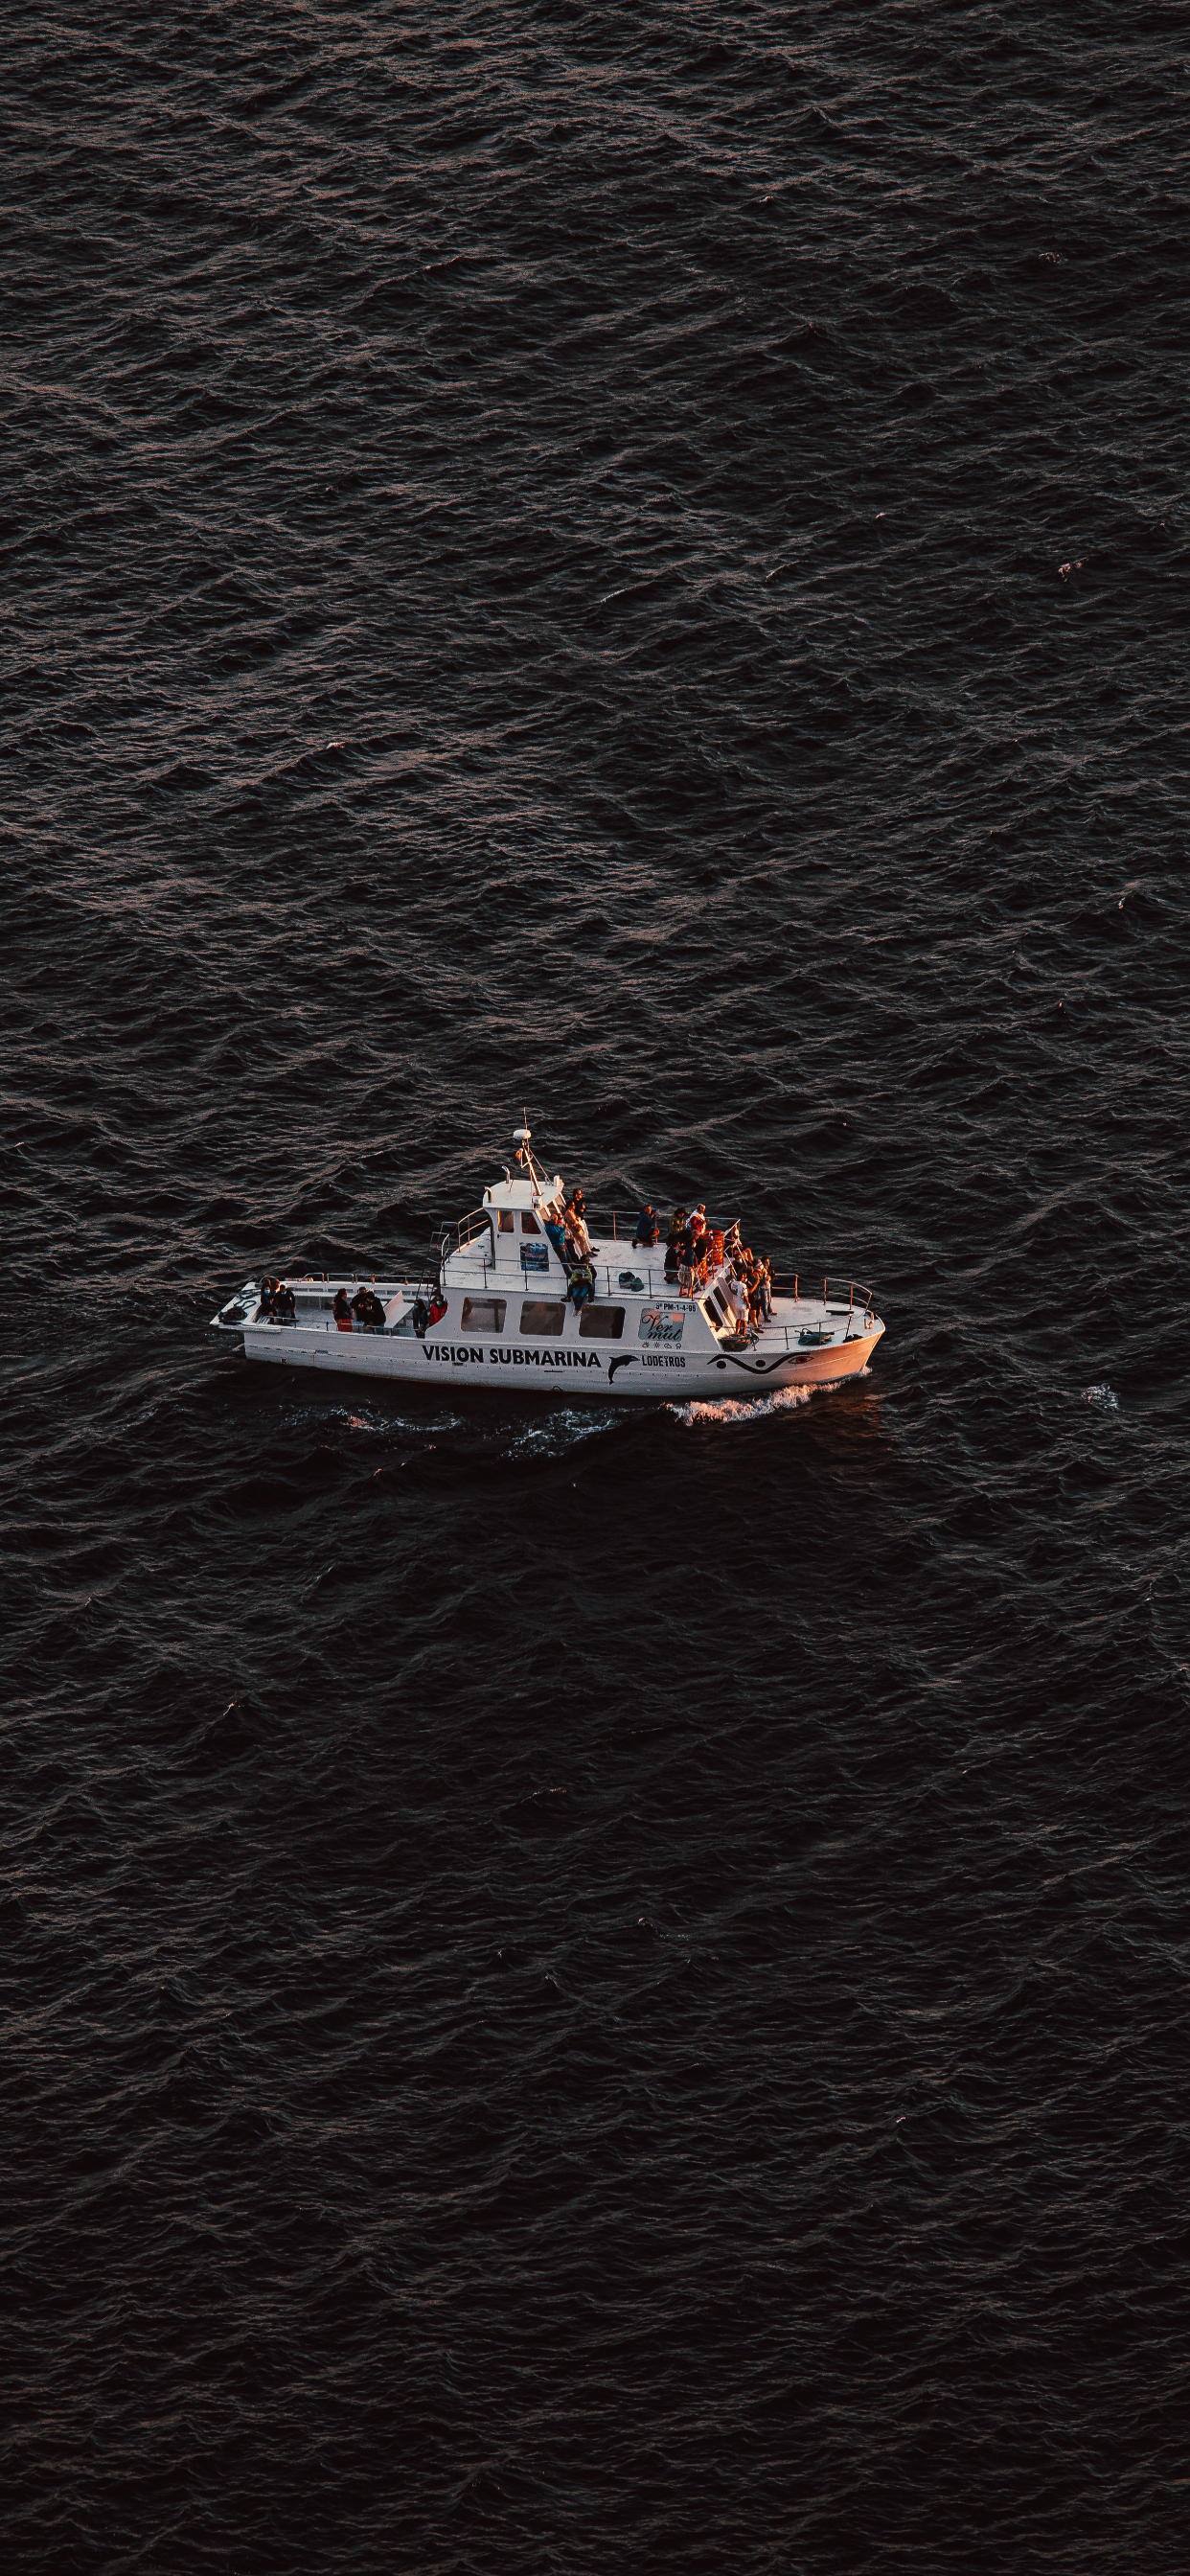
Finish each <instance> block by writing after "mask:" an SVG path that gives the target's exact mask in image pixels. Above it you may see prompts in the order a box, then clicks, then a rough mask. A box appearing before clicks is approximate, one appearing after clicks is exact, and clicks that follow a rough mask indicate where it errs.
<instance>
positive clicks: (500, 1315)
mask: <svg viewBox="0 0 1190 2576" xmlns="http://www.w3.org/2000/svg"><path fill="white" fill-rule="evenodd" d="M506 1305H507V1300H506V1299H505V1298H503V1297H464V1299H463V1324H462V1329H463V1331H464V1332H465V1333H502V1332H503V1330H504V1315H505V1308H506Z"/></svg>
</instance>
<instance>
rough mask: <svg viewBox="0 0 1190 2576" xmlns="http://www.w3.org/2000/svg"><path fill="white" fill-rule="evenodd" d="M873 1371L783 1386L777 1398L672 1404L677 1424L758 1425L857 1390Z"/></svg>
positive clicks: (728, 1398)
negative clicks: (838, 1391)
mask: <svg viewBox="0 0 1190 2576" xmlns="http://www.w3.org/2000/svg"><path fill="white" fill-rule="evenodd" d="M870 1375H871V1371H870V1370H869V1369H866V1368H862V1369H856V1370H855V1372H854V1375H853V1376H852V1377H850V1378H841V1377H831V1378H820V1379H817V1380H816V1381H815V1384H814V1385H813V1386H782V1387H778V1389H777V1391H776V1393H775V1394H774V1395H723V1396H701V1397H700V1396H695V1397H692V1399H691V1401H690V1403H689V1404H671V1405H670V1407H669V1411H670V1412H671V1413H672V1415H673V1418H674V1420H675V1422H757V1421H759V1419H760V1416H761V1415H762V1414H764V1413H792V1412H794V1411H795V1410H796V1408H797V1406H798V1405H799V1404H808V1403H809V1401H810V1398H811V1396H812V1395H833V1394H834V1391H835V1388H836V1387H839V1386H854V1384H855V1380H856V1378H857V1377H869V1376H870Z"/></svg>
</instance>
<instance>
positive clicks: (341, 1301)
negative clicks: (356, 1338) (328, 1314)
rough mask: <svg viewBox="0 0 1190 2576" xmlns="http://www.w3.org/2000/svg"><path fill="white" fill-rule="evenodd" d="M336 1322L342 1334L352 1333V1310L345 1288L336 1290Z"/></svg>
mask: <svg viewBox="0 0 1190 2576" xmlns="http://www.w3.org/2000/svg"><path fill="white" fill-rule="evenodd" d="M335 1322H336V1324H337V1325H338V1328H339V1331H340V1332H341V1333H349V1332H350V1331H351V1308H350V1306H349V1305H348V1302H347V1291H346V1289H345V1288H336V1290H335Z"/></svg>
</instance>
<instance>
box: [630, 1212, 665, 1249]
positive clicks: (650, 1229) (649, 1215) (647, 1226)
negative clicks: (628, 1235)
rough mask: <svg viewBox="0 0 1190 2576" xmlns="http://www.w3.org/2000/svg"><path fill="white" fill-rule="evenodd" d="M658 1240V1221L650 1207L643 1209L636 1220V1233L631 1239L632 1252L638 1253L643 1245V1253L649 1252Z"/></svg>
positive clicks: (659, 1231) (659, 1233) (659, 1230)
mask: <svg viewBox="0 0 1190 2576" xmlns="http://www.w3.org/2000/svg"><path fill="white" fill-rule="evenodd" d="M660 1240H661V1226H660V1223H659V1221H658V1219H657V1218H656V1217H655V1216H654V1214H653V1211H652V1208H651V1207H643V1208H642V1209H641V1212H640V1215H639V1216H638V1218H637V1220H636V1232H635V1234H634V1235H633V1238H632V1249H633V1251H634V1252H636V1251H638V1250H639V1249H640V1247H641V1246H642V1245H643V1247H644V1249H645V1251H646V1252H650V1251H651V1250H652V1247H653V1245H654V1244H655V1243H659V1242H660Z"/></svg>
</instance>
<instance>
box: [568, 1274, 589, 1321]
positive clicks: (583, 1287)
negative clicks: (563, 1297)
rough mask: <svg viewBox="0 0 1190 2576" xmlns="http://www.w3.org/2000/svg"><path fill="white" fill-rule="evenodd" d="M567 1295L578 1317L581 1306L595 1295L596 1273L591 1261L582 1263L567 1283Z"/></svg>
mask: <svg viewBox="0 0 1190 2576" xmlns="http://www.w3.org/2000/svg"><path fill="white" fill-rule="evenodd" d="M566 1294H567V1296H568V1297H569V1299H570V1302H571V1305H572V1306H573V1308H574V1311H575V1314H576V1315H577V1313H578V1311H579V1308H580V1306H585V1305H586V1303H587V1301H588V1298H591V1297H593V1296H594V1294H595V1272H594V1268H593V1266H592V1264H591V1263H590V1262H589V1261H580V1262H579V1263H578V1264H577V1265H576V1267H575V1268H574V1269H573V1270H572V1271H571V1273H570V1277H569V1279H568V1280H567V1282H566Z"/></svg>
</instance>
